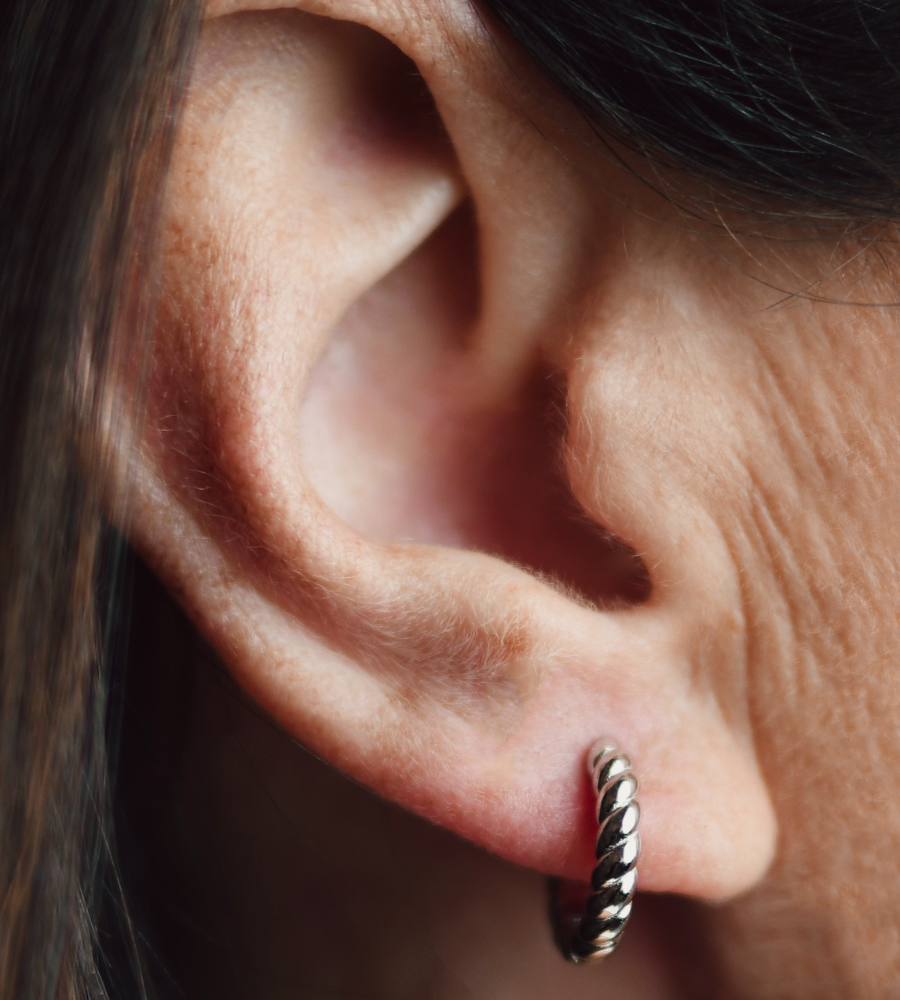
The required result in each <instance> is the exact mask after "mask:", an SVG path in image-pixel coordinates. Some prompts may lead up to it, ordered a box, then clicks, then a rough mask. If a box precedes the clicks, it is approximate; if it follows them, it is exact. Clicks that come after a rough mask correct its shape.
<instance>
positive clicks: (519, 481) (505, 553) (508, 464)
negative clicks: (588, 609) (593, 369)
mask: <svg viewBox="0 0 900 1000" xmlns="http://www.w3.org/2000/svg"><path fill="white" fill-rule="evenodd" d="M565 436H566V380H565V375H564V373H562V372H560V371H559V370H555V369H553V368H552V367H550V366H549V365H547V364H546V363H543V362H539V363H538V364H537V365H536V366H535V368H534V370H533V373H532V375H531V378H530V380H529V382H528V384H527V385H526V386H525V387H524V388H523V391H522V393H521V397H520V400H519V402H518V405H517V408H516V410H515V411H514V412H512V413H510V414H509V416H508V428H507V430H506V433H504V434H502V435H499V436H498V439H497V443H496V446H495V450H494V452H493V453H492V454H491V455H490V456H489V457H488V458H487V459H486V465H488V466H489V467H490V468H492V469H493V470H494V472H495V475H494V476H493V477H490V478H489V477H487V476H486V477H485V478H484V483H485V485H484V493H483V499H482V504H483V510H484V511H485V518H484V522H483V528H482V532H483V534H482V539H483V540H482V542H481V544H479V545H477V546H476V547H477V548H480V549H481V550H482V551H485V552H487V553H489V554H491V555H496V556H499V557H501V558H503V559H504V560H506V561H508V562H512V563H514V564H516V565H517V566H520V567H522V568H523V569H526V570H528V571H529V572H531V573H533V574H534V575H536V576H538V577H540V578H542V579H544V580H546V581H547V582H549V583H551V584H552V585H554V586H555V587H556V588H557V589H561V590H562V591H563V592H565V593H566V594H567V595H568V596H569V597H571V598H573V599H575V600H577V601H579V602H580V603H583V604H587V605H590V606H594V607H598V608H602V609H613V608H622V607H629V606H634V605H637V604H641V603H643V602H644V601H646V600H647V599H648V598H649V596H650V592H651V581H650V574H649V572H648V570H647V567H646V565H645V563H644V561H643V560H642V559H641V558H640V556H639V555H638V554H637V553H636V552H635V551H634V550H633V549H632V548H630V547H629V546H628V545H626V544H625V542H623V541H622V540H621V539H620V538H617V537H616V536H615V535H613V534H612V533H611V532H609V531H607V530H606V528H604V527H603V526H602V525H599V524H597V523H596V522H595V521H594V520H592V519H591V518H590V517H589V516H588V515H587V514H586V513H585V511H584V509H583V507H582V506H581V504H580V503H579V501H578V500H577V498H576V497H575V494H574V493H573V491H572V489H571V487H570V486H569V482H568V477H567V474H566V470H565V464H564V457H563V452H564V442H565Z"/></svg>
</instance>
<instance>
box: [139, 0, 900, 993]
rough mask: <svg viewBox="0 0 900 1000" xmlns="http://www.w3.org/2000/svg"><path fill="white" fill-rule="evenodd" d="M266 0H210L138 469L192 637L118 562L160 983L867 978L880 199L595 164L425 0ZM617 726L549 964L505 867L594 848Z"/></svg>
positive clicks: (491, 57) (881, 911)
mask: <svg viewBox="0 0 900 1000" xmlns="http://www.w3.org/2000/svg"><path fill="white" fill-rule="evenodd" d="M257 6H258V7H259V8H260V9H257V10H250V11H248V10H246V9H245V7H246V5H239V4H237V3H234V2H232V0H219V2H215V3H213V4H212V5H211V7H210V9H209V11H208V15H209V18H208V21H207V24H206V26H205V29H204V32H203V36H202V40H201V46H200V52H199V56H198V63H197V68H196V70H195V73H194V78H193V81H192V84H191V88H190V92H189V95H188V98H187V102H186V106H185V110H184V118H183V122H182V125H181V128H180V132H179V138H178V142H177V148H176V151H175V156H174V161H173V165H172V170H171V176H170V197H169V215H168V221H167V227H166V245H165V253H164V285H163V295H162V300H161V306H160V314H159V324H158V337H157V346H156V355H155V359H154V365H153V373H152V379H151V387H150V393H149V411H148V420H147V424H146V428H145V434H144V443H143V446H142V448H141V450H140V454H139V455H138V456H137V457H136V458H135V459H134V460H133V461H132V462H131V463H130V469H129V473H128V475H129V477H130V482H129V483H128V485H127V489H128V490H130V491H131V492H130V494H129V495H130V496H131V497H132V498H133V509H132V511H131V513H130V522H129V528H128V530H129V532H130V536H131V538H132V540H133V542H134V544H135V546H136V547H137V549H138V551H139V552H140V553H141V554H142V555H143V556H144V558H145V559H146V561H147V562H148V564H149V565H150V566H151V567H152V569H153V571H154V572H155V574H156V575H157V576H158V577H159V579H161V580H162V581H163V583H164V584H165V586H166V588H167V589H168V592H169V593H170V594H171V595H172V597H173V599H174V601H175V603H176V605H177V606H179V607H180V608H182V609H183V610H184V612H185V613H186V614H187V616H188V617H189V618H190V620H191V622H192V627H193V628H195V629H196V630H197V633H198V634H199V635H200V636H202V637H203V641H204V642H205V643H206V644H208V647H205V649H204V652H203V653H202V654H201V655H200V659H199V660H198V654H197V653H196V642H195V640H194V639H183V640H181V639H179V640H177V641H176V638H177V637H173V636H175V632H177V634H178V635H180V636H184V635H187V634H188V633H187V632H185V631H184V630H180V629H181V626H179V627H178V628H177V629H175V632H173V631H172V629H168V630H167V629H164V628H162V627H161V625H160V622H166V621H169V622H171V621H173V620H175V619H174V618H173V616H175V615H176V612H175V610H174V606H172V607H169V606H168V605H167V603H166V600H165V599H163V598H162V597H161V596H159V595H156V596H155V597H153V598H152V600H150V599H148V607H157V608H159V609H160V610H159V611H158V613H157V617H156V618H154V617H153V615H152V614H151V615H149V620H148V622H146V623H145V624H144V629H145V632H144V633H143V635H144V640H145V643H146V645H147V648H150V649H156V648H157V647H156V646H155V645H154V643H156V642H160V641H161V640H159V638H158V636H159V635H164V636H166V637H168V638H167V639H166V642H168V644H169V645H168V646H167V645H165V644H163V645H162V646H160V647H159V650H160V656H162V658H163V659H164V658H165V654H164V653H163V652H162V650H164V649H170V650H171V649H176V648H178V649H182V650H183V651H184V652H183V654H179V656H180V657H181V658H180V659H179V658H177V657H176V658H175V659H176V660H177V663H178V664H180V666H179V667H178V670H182V669H183V671H184V672H185V675H186V676H189V677H191V678H192V680H191V682H190V685H189V686H190V690H191V692H192V693H191V696H190V698H186V697H185V695H184V691H183V689H182V688H179V686H178V684H175V685H174V687H172V685H171V684H170V685H169V687H167V686H166V683H168V682H166V683H163V681H160V682H159V686H158V689H157V688H154V690H155V691H156V694H155V695H154V698H155V699H156V701H157V702H160V700H162V703H164V702H165V697H164V696H166V692H167V691H168V692H169V694H170V695H171V694H172V691H175V692H176V694H177V691H181V694H178V695H177V697H179V698H180V699H181V703H182V704H183V705H187V706H188V707H187V708H185V709H184V718H185V719H186V722H185V730H184V731H185V733H186V734H187V735H186V736H184V737H183V746H182V748H181V750H180V754H181V756H180V758H179V759H180V761H181V763H180V765H179V767H178V768H177V769H175V771H174V772H173V773H175V774H176V777H175V778H173V779H172V784H171V789H170V792H169V793H168V797H167V798H166V799H165V802H164V805H163V807H162V808H161V810H160V812H159V813H158V815H157V818H156V820H155V821H154V822H155V824H156V825H155V827H154V834H153V837H152V838H150V839H151V840H153V839H155V842H156V843H157V845H158V846H157V847H156V848H153V852H155V856H156V862H155V863H156V864H157V865H158V866H159V870H160V871H161V872H163V873H164V874H163V875H161V876H160V877H161V879H162V882H161V884H164V885H165V886H166V893H165V895H166V896H167V897H168V898H169V899H176V900H179V901H180V902H179V905H180V906H181V907H182V912H187V913H192V914H195V916H196V921H195V924H196V922H199V923H200V924H202V925H203V926H205V927H207V928H209V934H208V935H207V937H206V938H203V935H200V936H199V937H198V941H199V940H200V938H203V940H206V941H207V942H209V941H214V942H215V941H218V942H220V943H221V942H226V944H221V945H220V946H218V947H219V950H218V951H217V950H216V947H217V946H213V945H209V946H208V947H207V946H201V945H200V944H196V946H192V947H187V946H183V947H181V949H180V950H179V948H178V947H177V946H175V945H171V946H170V949H171V953H172V955H173V956H174V957H173V959H172V962H173V964H174V965H175V966H177V968H178V969H179V970H180V974H181V975H182V976H183V977H184V979H185V981H186V982H189V983H190V988H191V995H192V996H197V997H201V996H206V995H210V996H211V995H216V996H217V997H239V996H253V997H258V998H262V997H281V996H297V995H301V994H298V992H297V991H298V984H303V985H304V988H306V989H307V991H308V992H307V993H303V994H302V995H304V996H305V995H310V996H325V995H332V994H331V993H329V992H328V991H329V990H332V991H333V990H343V991H345V992H354V993H355V994H357V995H371V996H385V997H391V998H397V997H409V998H411V1000H412V998H424V997H425V996H428V997H432V996H433V997H440V998H442V1000H443V998H450V997H457V996H462V995H466V996H477V997H481V996H484V997H491V998H495V997H498V998H499V997H505V996H515V997H517V998H526V1000H527V998H531V997H535V998H536V997H567V998H568V997H571V998H572V1000H578V998H580V997H582V996H584V997H587V996H600V995H604V993H603V988H604V987H605V988H606V989H607V990H608V991H609V995H615V996H618V997H626V998H627V997H629V996H635V997H637V996H639V997H642V998H654V997H675V996H715V997H723V998H732V997H733V998H745V997H746V998H750V997H753V998H770V997H772V998H774V997H790V998H803V997H810V998H812V997H815V998H819V1000H827V998H832V997H834V998H837V997H847V998H853V1000H862V998H868V997H872V998H884V997H888V996H892V995H893V992H892V991H895V990H896V989H898V987H897V985H896V984H897V983H898V982H900V940H898V930H897V922H896V917H895V915H894V912H893V911H894V900H895V899H896V898H897V892H898V889H900V870H898V861H897V859H898V858H900V788H898V787H897V785H898V783H900V766H898V765H900V759H898V758H900V750H898V746H897V741H896V739H895V723H894V720H895V719H896V718H898V717H900V716H898V707H900V706H898V701H900V680H898V678H897V671H896V669H895V658H896V653H897V650H898V649H900V635H898V631H897V628H898V627H897V615H896V611H895V609H896V608H897V607H898V606H900V600H898V598H900V594H898V584H900V573H898V569H900V533H898V531H900V519H898V504H897V499H896V498H897V497H898V496H900V463H898V462H897V461H896V455H897V454H898V445H900V441H898V437H900V435H898V428H900V412H898V411H900V394H898V393H897V391H896V383H897V375H898V372H900V337H898V330H897V319H896V313H895V310H894V309H892V308H888V307H885V306H884V304H885V303H890V302H893V301H894V300H895V299H896V298H897V295H896V293H895V289H894V282H893V274H894V271H895V267H896V264H895V262H894V260H893V248H892V243H891V242H890V240H888V239H887V236H886V234H885V233H884V232H881V233H877V234H873V233H869V232H868V231H867V230H865V229H857V230H854V231H853V232H852V233H850V234H849V235H848V234H847V233H845V232H841V230H840V227H839V226H833V227H831V228H830V229H829V228H825V227H823V226H822V225H817V226H816V227H813V226H812V224H811V223H810V222H809V220H807V221H804V220H803V219H795V220H793V221H791V222H787V221H783V220H782V221H776V222H773V221H772V216H771V215H769V216H766V215H765V214H759V213H755V212H751V211H748V210H744V209H738V208H737V207H736V206H735V204H734V202H733V201H732V200H731V199H729V197H728V196H727V195H724V194H721V193H717V192H715V191H711V190H707V189H705V188H704V187H703V186H702V185H700V184H698V183H696V182H692V181H689V180H688V179H687V178H685V177H683V176H680V175H679V174H677V173H676V172H674V171H669V172H666V171H662V170H660V169H658V168H655V167H653V166H652V165H651V164H648V163H646V162H644V161H642V160H640V159H639V158H636V157H633V156H631V155H630V154H625V153H621V151H619V152H620V153H621V157H622V158H624V159H625V160H627V161H628V165H629V166H630V168H631V169H626V166H624V165H623V162H622V158H620V156H617V155H616V154H615V147H614V146H613V147H611V146H610V145H609V144H607V143H604V142H601V141H600V140H599V139H598V137H597V136H596V134H595V133H594V132H593V131H592V130H591V129H589V128H588V127H587V126H586V124H585V123H584V122H583V121H582V120H581V118H580V117H579V116H578V115H577V114H576V113H575V112H574V111H573V110H572V109H571V108H570V107H568V105H567V104H566V103H565V101H563V100H562V99H561V98H560V97H559V96H557V95H556V94H555V93H554V91H553V90H552V89H551V88H550V87H549V85H548V84H547V83H546V82H545V81H544V80H543V78H542V77H541V76H540V74H538V73H537V72H536V71H535V70H534V69H533V68H532V67H531V66H530V65H529V64H528V63H527V61H526V60H525V59H524V58H523V57H522V56H521V55H520V54H519V53H518V52H517V51H516V50H515V48H514V47H513V46H512V45H511V44H509V43H508V42H506V41H505V40H504V39H503V37H502V34H501V33H499V32H498V31H496V30H495V31H493V32H491V31H489V30H488V29H487V28H486V26H485V24H484V22H483V21H482V20H481V19H479V18H478V17H477V16H476V15H475V14H474V13H473V11H472V10H471V9H470V8H469V7H467V6H466V5H464V4H462V3H457V2H456V0H451V2H449V3H446V4H442V5H435V4H430V3H424V2H420V0H379V2H369V0H359V2H348V0H323V2H321V3H319V4H317V5H316V6H315V7H314V8H311V9H310V10H309V11H307V12H298V11H297V10H270V9H268V8H269V7H270V6H271V5H269V4H258V5H257ZM264 7H265V8H267V9H262V8H264ZM419 74H420V75H419ZM763 207H765V206H763ZM873 236H878V237H879V240H878V241H877V242H873ZM123 489H126V485H125V483H124V482H123ZM179 643H180V645H179ZM211 651H212V652H211ZM211 656H215V657H217V658H218V661H219V662H221V663H223V664H224V665H225V666H226V667H227V669H228V671H229V673H230V676H231V677H232V678H233V682H234V684H235V687H234V688H233V689H232V688H231V687H230V686H228V685H227V684H226V686H225V687H224V688H223V686H222V683H218V682H217V683H213V682H212V680H211V678H213V679H214V678H215V677H216V676H217V675H215V674H214V673H211V672H210V670H209V668H206V667H203V666H202V663H203V662H208V661H209V659H210V657H211ZM148 659H149V660H152V657H150V658H148ZM198 664H200V665H198ZM146 669H147V671H150V672H151V673H152V667H150V666H148V667H147V668H146ZM173 669H174V668H173ZM145 672H146V671H145ZM175 673H176V674H177V673H178V671H177V670H176V671H175ZM170 689H171V690H170ZM175 696H176V695H172V697H175ZM149 701H150V702H152V701H153V698H151V699H149ZM251 702H252V703H254V704H255V705H257V706H258V709H256V710H251V709H250V707H248V706H249V703H251ZM148 703H149V702H148ZM258 712H261V713H263V714H264V715H265V716H266V718H267V719H269V720H271V721H268V722H264V721H262V719H261V716H260V715H259V714H257V713H258ZM607 734H608V735H611V736H613V737H614V738H615V739H616V740H617V741H618V742H619V744H620V745H621V746H623V747H625V748H627V750H628V751H629V753H630V754H631V755H632V757H633V759H634V761H635V765H636V768H637V770H638V774H639V777H640V780H641V792H640V799H641V804H642V808H643V820H642V832H643V841H644V854H643V857H642V861H641V866H640V887H641V889H642V890H644V892H645V893H648V895H647V896H646V897H639V899H638V904H637V916H636V917H635V919H634V920H633V922H632V925H631V927H630V928H629V938H628V941H627V943H626V945H625V946H623V950H622V953H621V954H620V955H617V956H616V957H615V958H614V959H613V960H611V961H610V962H609V963H608V964H607V965H605V966H604V967H602V968H600V969H591V970H584V969H572V968H569V967H566V966H565V965H563V964H562V963H561V962H560V960H559V959H558V957H557V956H556V955H555V954H554V953H553V951H552V947H551V945H550V944H549V934H548V933H547V932H546V930H545V927H544V912H543V911H544V906H545V901H544V895H543V893H544V890H543V885H542V880H541V879H540V877H539V876H538V875H537V874H536V873H550V874H555V875H562V876H565V877H567V878H585V877H586V876H587V874H588V873H589V871H590V867H591V855H592V852H591V829H590V826H591V819H590V815H589V813H590V809H589V801H588V792H587V789H586V787H585V781H584V778H583V770H582V769H583V757H584V753H585V752H586V750H587V748H588V746H589V745H590V744H591V743H592V742H593V741H594V740H595V739H596V738H597V737H599V736H601V735H607ZM288 737H290V738H293V740H296V741H298V742H299V743H302V744H303V745H304V746H305V747H308V748H309V749H310V750H311V751H312V752H313V753H314V754H316V755H317V756H318V757H319V758H321V759H322V760H324V761H326V762H328V764H330V765H334V766H335V767H336V768H338V769H339V770H340V772H343V774H346V775H349V776H350V778H352V779H353V780H354V781H356V782H359V783H360V784H361V785H363V786H365V787H366V788H368V789H372V790H374V792H376V793H377V794H378V796H381V797H382V798H381V799H378V798H374V797H370V795H369V793H368V792H366V791H364V790H363V789H362V788H360V787H359V786H358V785H355V784H352V783H348V782H347V781H346V780H345V779H344V778H343V777H341V775H340V774H338V773H337V772H335V771H332V770H331V769H330V768H329V767H328V766H326V764H323V763H321V762H319V761H318V760H316V759H315V758H313V757H310V756H309V755H307V754H306V753H305V752H304V751H302V750H300V749H299V748H298V747H297V746H296V745H295V744H294V743H292V742H291V739H289V738H288ZM160 740H161V741H162V742H165V740H164V738H163V737H160ZM236 747H240V752H237V751H236V749H235V748H236ZM382 799H383V800H389V802H391V803H396V804H397V805H399V806H400V807H402V810H401V809H396V808H395V807H394V806H392V805H388V804H387V803H385V802H383V801H382ZM409 813H412V814H415V815H416V816H418V817H421V818H423V819H424V820H427V821H429V822H428V823H424V822H422V821H421V820H420V819H415V818H414V817H413V816H411V815H409ZM430 824H436V826H432V825H430ZM372 831H376V832H372ZM446 831H450V833H448V832H446ZM457 836H459V837H462V838H465V841H467V842H468V843H464V842H463V841H462V840H458V839H457ZM201 845H203V846H201ZM472 845H475V846H472ZM482 848H486V849H487V851H489V852H491V854H492V855H494V857H489V856H488V855H486V854H485V853H484V852H483V851H482V850H481V849H482ZM361 858H365V859H366V861H365V863H363V862H362V861H360V860H359V859H361ZM398 859H400V860H398ZM510 862H511V863H513V865H516V866H519V867H513V866H511V865H510V864H509V863H510ZM323 871H327V872H330V873H331V874H329V875H328V876H327V877H326V878H325V879H324V882H325V885H324V887H323ZM398 884H399V885H402V886H403V890H402V892H401V893H400V895H398V892H400V890H398V889H397V885H398ZM336 886H340V890H339V891H337V890H336V889H335V888H334V887H336ZM653 893H664V894H675V896H677V897H678V898H677V899H675V898H674V897H673V898H671V899H670V898H668V897H665V896H664V897H661V898H658V899H656V898H654V897H653V896H652V895H649V894H653ZM404 894H405V895H404ZM436 899H437V900H440V904H441V905H436V904H435V900H436ZM710 904H712V905H710ZM360 913H365V914H371V915H372V916H371V918H370V919H365V920H363V919H361V918H360ZM642 913H643V914H644V915H643V916H642ZM411 914H414V915H415V918H414V919H413V918H411V916H410V915H411ZM323 925H324V926H325V927H327V928H329V931H330V933H329V934H326V935H324V936H323V933H322V927H323ZM340 928H344V929H347V928H350V930H349V931H348V933H347V936H348V938H349V939H350V940H351V942H352V948H351V954H352V956H353V962H352V963H348V961H347V959H346V955H347V948H346V944H345V941H344V939H343V938H342V937H341V936H340V934H341V931H340V930H339V929H340ZM423 928H426V929H425V930H423ZM317 935H318V936H317ZM298 942H306V943H305V944H302V945H301V944H298ZM310 942H315V946H313V945H312V944H311V943H310ZM335 942H337V944H336V943H335ZM223 948H224V949H225V950H226V951H227V953H228V954H229V957H230V960H231V962H232V964H230V965H229V966H228V968H229V970H232V968H233V970H237V971H229V972H228V973H227V974H226V973H223V972H222V962H221V957H222V949H223ZM351 965H352V968H350V966H351Z"/></svg>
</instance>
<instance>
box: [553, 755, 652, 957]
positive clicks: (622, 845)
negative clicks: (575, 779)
mask: <svg viewBox="0 0 900 1000" xmlns="http://www.w3.org/2000/svg"><path fill="white" fill-rule="evenodd" d="M587 769H588V774H589V775H590V779H591V787H592V788H593V790H594V792H595V793H596V795H597V808H596V816H597V825H598V828H599V829H598V831H597V844H596V849H595V854H596V857H597V864H596V865H595V866H594V872H593V874H592V875H591V883H590V887H589V888H588V887H584V886H580V885H578V884H577V883H572V882H564V881H562V880H560V879H553V880H552V881H551V918H552V920H553V923H554V932H555V938H556V943H557V945H558V947H559V949H560V951H561V952H562V953H563V955H564V956H565V957H566V958H568V959H569V960H570V961H572V962H576V963H579V964H580V963H582V962H598V961H600V960H601V959H604V958H606V956H607V955H611V954H612V953H613V952H614V951H615V950H616V947H617V946H618V944H619V940H620V939H621V937H622V932H623V931H624V929H625V925H626V924H627V923H628V918H629V917H630V916H631V903H632V900H633V898H634V893H635V889H636V887H637V867H636V866H637V860H638V856H639V855H640V853H641V838H640V834H639V833H638V823H639V822H640V818H641V808H640V806H639V805H638V803H637V802H636V801H635V798H634V796H635V794H636V793H637V787H638V783H637V778H636V777H635V776H634V774H633V773H632V771H631V760H630V759H629V758H628V757H627V756H626V755H625V754H623V753H621V752H620V751H619V750H617V749H616V746H615V744H614V743H613V742H612V741H611V740H607V739H603V740H599V741H598V742H597V743H595V744H594V745H593V746H592V747H591V749H590V752H589V753H588V757H587ZM585 897H586V898H585Z"/></svg>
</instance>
